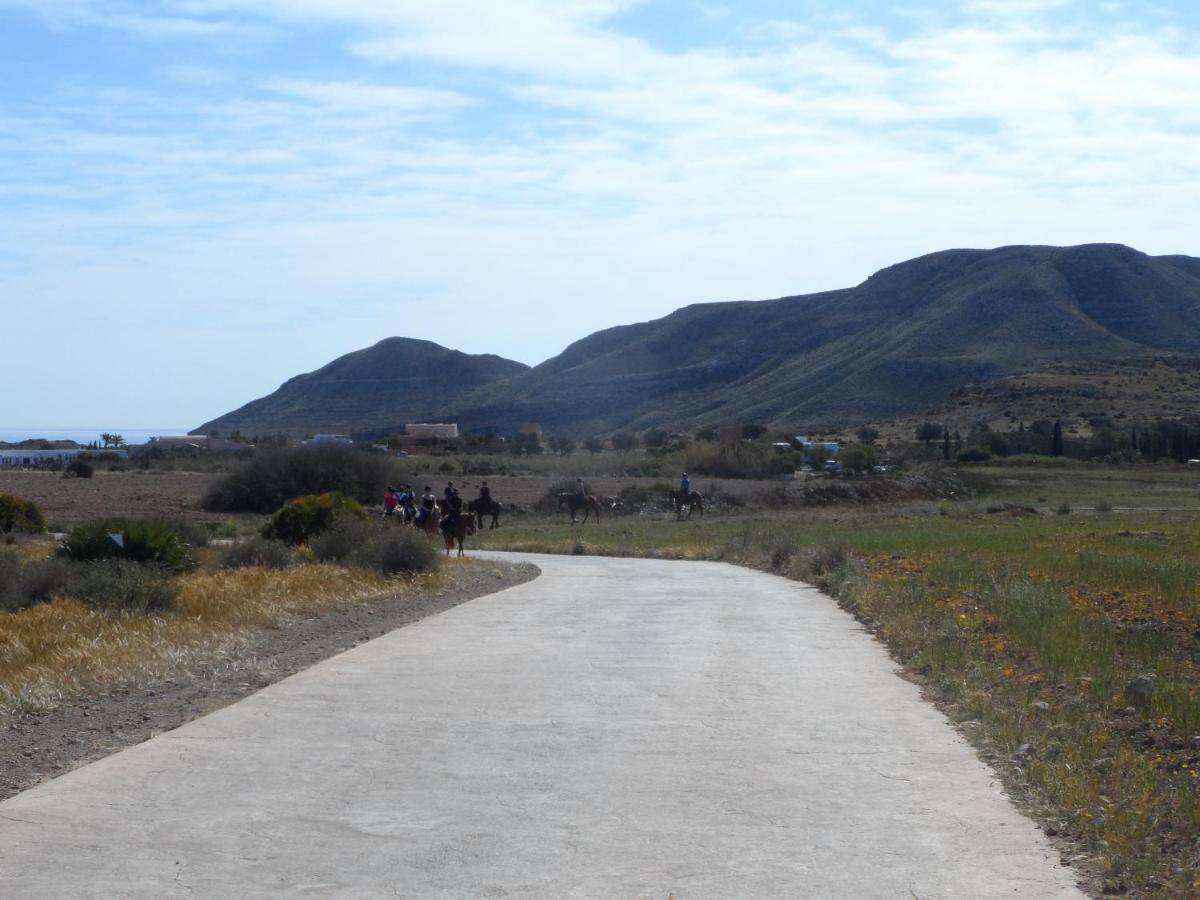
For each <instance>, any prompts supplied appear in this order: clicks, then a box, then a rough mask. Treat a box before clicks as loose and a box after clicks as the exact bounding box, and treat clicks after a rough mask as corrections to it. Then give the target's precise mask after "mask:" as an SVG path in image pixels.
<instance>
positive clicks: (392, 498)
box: [383, 485, 400, 516]
mask: <svg viewBox="0 0 1200 900" xmlns="http://www.w3.org/2000/svg"><path fill="white" fill-rule="evenodd" d="M399 505H400V494H399V493H398V492H397V491H396V489H395V488H394V487H392V486H391V485H388V489H387V490H386V491H385V492H384V494H383V514H384V515H385V516H391V515H392V514H393V513H395V512H396V507H397V506H399Z"/></svg>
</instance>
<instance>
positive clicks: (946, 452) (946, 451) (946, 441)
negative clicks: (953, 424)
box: [942, 426, 950, 460]
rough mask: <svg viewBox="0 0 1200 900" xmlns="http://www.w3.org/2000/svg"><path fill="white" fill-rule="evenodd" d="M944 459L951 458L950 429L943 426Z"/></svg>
mask: <svg viewBox="0 0 1200 900" xmlns="http://www.w3.org/2000/svg"><path fill="white" fill-rule="evenodd" d="M942 459H946V460H948V459H950V429H948V428H946V427H945V426H943V427H942Z"/></svg>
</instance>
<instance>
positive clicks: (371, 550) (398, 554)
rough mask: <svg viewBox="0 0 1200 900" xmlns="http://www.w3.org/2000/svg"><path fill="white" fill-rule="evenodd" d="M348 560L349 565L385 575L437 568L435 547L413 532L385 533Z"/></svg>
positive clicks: (425, 538)
mask: <svg viewBox="0 0 1200 900" xmlns="http://www.w3.org/2000/svg"><path fill="white" fill-rule="evenodd" d="M389 532H390V533H385V534H382V535H380V536H379V537H378V538H377V539H376V540H374V541H371V542H369V543H367V544H365V545H363V547H361V548H360V549H359V550H357V551H356V552H355V553H354V554H353V556H351V562H352V563H354V564H355V565H360V566H364V567H366V568H371V569H377V570H378V571H380V572H382V573H383V574H385V575H413V574H416V573H417V572H427V571H429V570H430V569H435V568H437V565H438V551H437V545H436V544H434V543H433V542H432V541H430V540H429V538H428V537H426V536H425V535H424V534H422V533H420V532H418V531H417V530H416V529H413V528H405V529H394V528H393V529H389Z"/></svg>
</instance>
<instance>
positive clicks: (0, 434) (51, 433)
mask: <svg viewBox="0 0 1200 900" xmlns="http://www.w3.org/2000/svg"><path fill="white" fill-rule="evenodd" d="M189 430H190V429H189V428H188V427H186V426H181V427H177V428H148V427H146V426H142V425H138V426H134V425H130V426H128V427H121V426H118V425H105V426H103V427H100V426H86V425H84V426H80V425H0V441H3V442H5V443H9V444H17V443H20V442H21V441H36V440H47V441H75V442H76V443H77V444H90V443H91V442H92V441H96V442H98V443H101V441H100V435H101V434H119V435H120V436H121V437H122V438H123V439H124V441H125V443H126V444H144V443H145V442H146V441H147V440H149V439H150V438H152V437H161V436H163V435H164V434H187V433H188V431H189Z"/></svg>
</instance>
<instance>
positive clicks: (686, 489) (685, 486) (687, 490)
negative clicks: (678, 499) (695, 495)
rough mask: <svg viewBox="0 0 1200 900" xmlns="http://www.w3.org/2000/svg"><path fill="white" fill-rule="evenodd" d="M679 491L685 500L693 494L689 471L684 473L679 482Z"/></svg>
mask: <svg viewBox="0 0 1200 900" xmlns="http://www.w3.org/2000/svg"><path fill="white" fill-rule="evenodd" d="M679 493H680V495H681V496H682V497H683V499H684V500H686V499H688V498H689V497H690V496H692V483H691V482H690V481H688V477H687V472H684V473H683V478H682V479H681V480H680V482H679Z"/></svg>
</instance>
